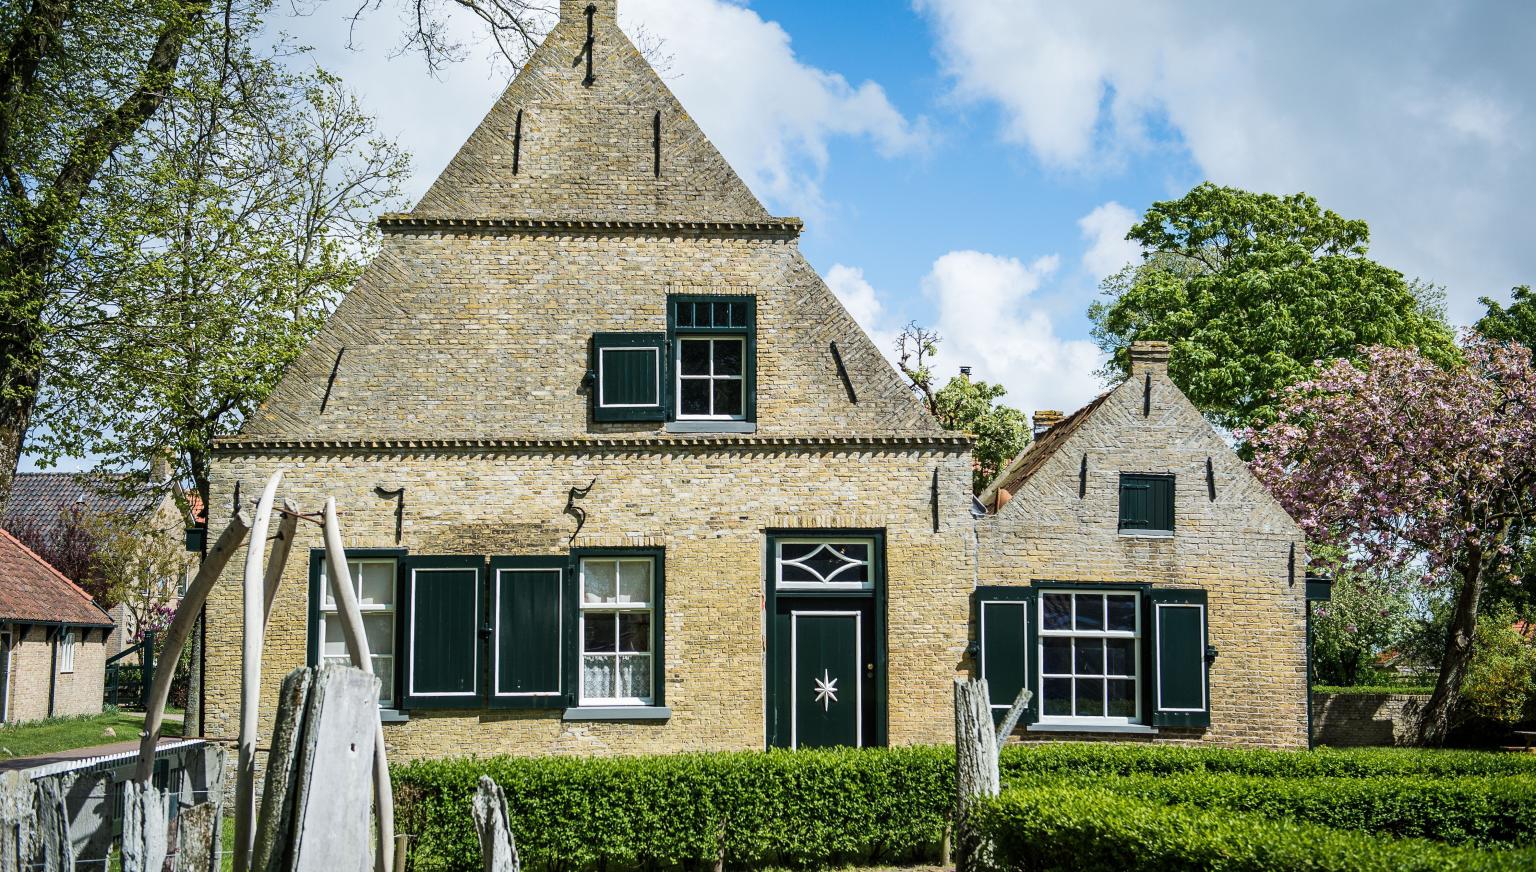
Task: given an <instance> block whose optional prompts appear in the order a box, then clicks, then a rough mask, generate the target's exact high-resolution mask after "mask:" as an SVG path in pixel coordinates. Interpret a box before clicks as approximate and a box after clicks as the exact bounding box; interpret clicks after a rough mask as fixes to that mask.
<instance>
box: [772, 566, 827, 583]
mask: <svg viewBox="0 0 1536 872" xmlns="http://www.w3.org/2000/svg"><path fill="white" fill-rule="evenodd" d="M779 577H780V578H781V579H782V580H784V581H821V577H820V576H818V575H817V574H816V573H814V572H812V571H810V570H809V569H806V568H805V567H804V566H801V565H800V564H798V563H781V564H779Z"/></svg>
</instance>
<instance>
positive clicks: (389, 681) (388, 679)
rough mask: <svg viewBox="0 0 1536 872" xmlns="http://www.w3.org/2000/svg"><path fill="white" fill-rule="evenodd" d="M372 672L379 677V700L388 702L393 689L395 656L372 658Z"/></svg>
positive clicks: (392, 694)
mask: <svg viewBox="0 0 1536 872" xmlns="http://www.w3.org/2000/svg"><path fill="white" fill-rule="evenodd" d="M373 674H374V675H377V676H378V677H379V701H380V702H389V701H390V699H391V697H393V696H394V689H395V658H393V657H375V658H373Z"/></svg>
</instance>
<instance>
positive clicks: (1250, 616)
mask: <svg viewBox="0 0 1536 872" xmlns="http://www.w3.org/2000/svg"><path fill="white" fill-rule="evenodd" d="M1167 360H1168V349H1167V346H1166V345H1165V344H1164V343H1160V342H1138V343H1136V344H1135V345H1133V346H1132V349H1131V374H1130V376H1129V377H1128V378H1127V379H1126V380H1125V381H1124V382H1122V383H1121V384H1120V385H1118V386H1117V387H1115V388H1114V389H1112V390H1110V391H1109V392H1107V393H1105V394H1103V395H1102V396H1100V397H1098V398H1097V399H1095V400H1094V401H1093V402H1091V403H1089V404H1088V405H1086V406H1084V407H1083V408H1081V409H1079V410H1077V411H1076V412H1074V413H1072V414H1071V415H1068V416H1066V417H1065V418H1062V417H1061V416H1060V414H1059V413H1038V414H1037V415H1036V416H1035V424H1036V438H1035V441H1034V442H1033V443H1032V444H1031V445H1030V446H1029V447H1028V448H1027V449H1025V450H1024V451H1023V452H1022V453H1021V454H1020V455H1019V456H1018V457H1017V458H1016V459H1015V460H1014V461H1013V462H1012V463H1011V464H1009V466H1008V467H1007V468H1005V469H1004V470H1003V472H1002V473H1001V474H1000V475H999V476H998V478H997V479H996V480H995V481H994V482H993V483H992V484H991V485H989V486H988V487H987V488H986V489H985V490H984V491H983V492H982V494H981V495H980V497H979V500H980V502H981V503H982V505H983V506H984V507H985V508H986V510H987V512H988V514H987V515H986V516H985V517H984V518H982V519H980V520H979V521H978V522H977V527H976V530H977V540H978V549H977V551H978V554H979V555H980V565H979V567H978V573H977V577H978V578H979V579H980V580H981V586H980V587H979V588H978V590H977V593H976V602H977V606H976V614H977V621H978V624H979V626H978V636H977V638H978V647H977V651H978V661H979V663H978V668H979V670H980V672H981V673H982V674H983V675H984V676H985V677H986V678H987V680H988V685H989V686H990V688H991V689H992V696H993V699H992V702H993V705H994V706H1000V707H1006V705H1007V703H1008V702H1009V701H1011V700H1012V699H1013V697H1014V695H1015V694H1017V692H1018V690H1019V688H1020V687H1024V686H1028V687H1029V688H1030V689H1031V690H1033V691H1034V694H1035V698H1034V701H1033V702H1032V703H1031V707H1030V711H1029V713H1028V717H1026V718H1025V719H1024V726H1022V727H1021V728H1020V736H1021V737H1023V738H1031V737H1033V738H1038V737H1041V736H1047V735H1049V736H1057V737H1061V736H1065V737H1069V738H1089V737H1093V736H1103V735H1108V736H1112V737H1115V738H1138V737H1139V738H1147V739H1153V740H1156V741H1215V742H1220V743H1223V744H1246V745H1265V746H1277V745H1278V746H1293V745H1302V744H1304V743H1305V742H1306V736H1307V713H1306V706H1307V661H1306V657H1307V652H1306V611H1305V609H1306V597H1307V593H1308V587H1307V581H1306V577H1305V568H1306V557H1305V551H1304V550H1303V549H1304V548H1305V544H1306V542H1305V538H1304V536H1303V534H1302V532H1301V530H1300V528H1299V527H1298V526H1297V525H1296V523H1295V522H1294V521H1293V520H1292V519H1291V518H1290V516H1289V515H1287V514H1286V512H1285V510H1284V509H1282V508H1281V507H1280V505H1279V503H1277V502H1276V501H1275V500H1274V498H1273V497H1271V496H1270V494H1269V492H1268V491H1267V490H1265V489H1264V487H1263V485H1261V484H1260V483H1259V482H1258V480H1257V479H1255V478H1254V477H1253V475H1252V474H1251V473H1250V472H1249V471H1248V467H1247V465H1246V464H1244V463H1243V462H1242V460H1241V459H1240V458H1239V457H1238V456H1237V455H1236V454H1235V453H1234V452H1233V451H1232V449H1231V447H1230V446H1229V445H1228V444H1227V442H1226V441H1225V440H1224V439H1223V438H1222V437H1221V436H1220V435H1219V434H1217V433H1216V432H1215V431H1214V430H1213V429H1212V428H1211V426H1210V425H1209V424H1208V423H1207V422H1206V421H1205V419H1204V417H1203V416H1201V414H1200V412H1199V411H1198V410H1197V409H1196V408H1195V407H1194V405H1193V404H1192V403H1190V402H1189V400H1188V398H1186V397H1185V396H1184V395H1183V393H1182V392H1180V391H1179V389H1178V387H1177V386H1175V385H1174V383H1173V382H1172V380H1170V379H1169V378H1168V366H1167Z"/></svg>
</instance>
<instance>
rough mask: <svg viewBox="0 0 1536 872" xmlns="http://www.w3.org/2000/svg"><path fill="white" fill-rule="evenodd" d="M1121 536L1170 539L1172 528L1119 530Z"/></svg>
mask: <svg viewBox="0 0 1536 872" xmlns="http://www.w3.org/2000/svg"><path fill="white" fill-rule="evenodd" d="M1120 535H1121V536H1125V537H1127V538H1130V539H1172V538H1173V531H1172V530H1121V531H1120Z"/></svg>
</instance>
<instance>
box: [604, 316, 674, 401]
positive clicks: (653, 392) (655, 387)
mask: <svg viewBox="0 0 1536 872" xmlns="http://www.w3.org/2000/svg"><path fill="white" fill-rule="evenodd" d="M667 371H668V370H667V354H666V336H665V335H663V334H661V333H597V334H594V335H593V337H592V372H593V379H592V385H591V390H592V417H593V420H596V421H662V420H665V419H666V416H667V414H666V413H667V403H666V397H667V391H668V387H669V385H668V379H667Z"/></svg>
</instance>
